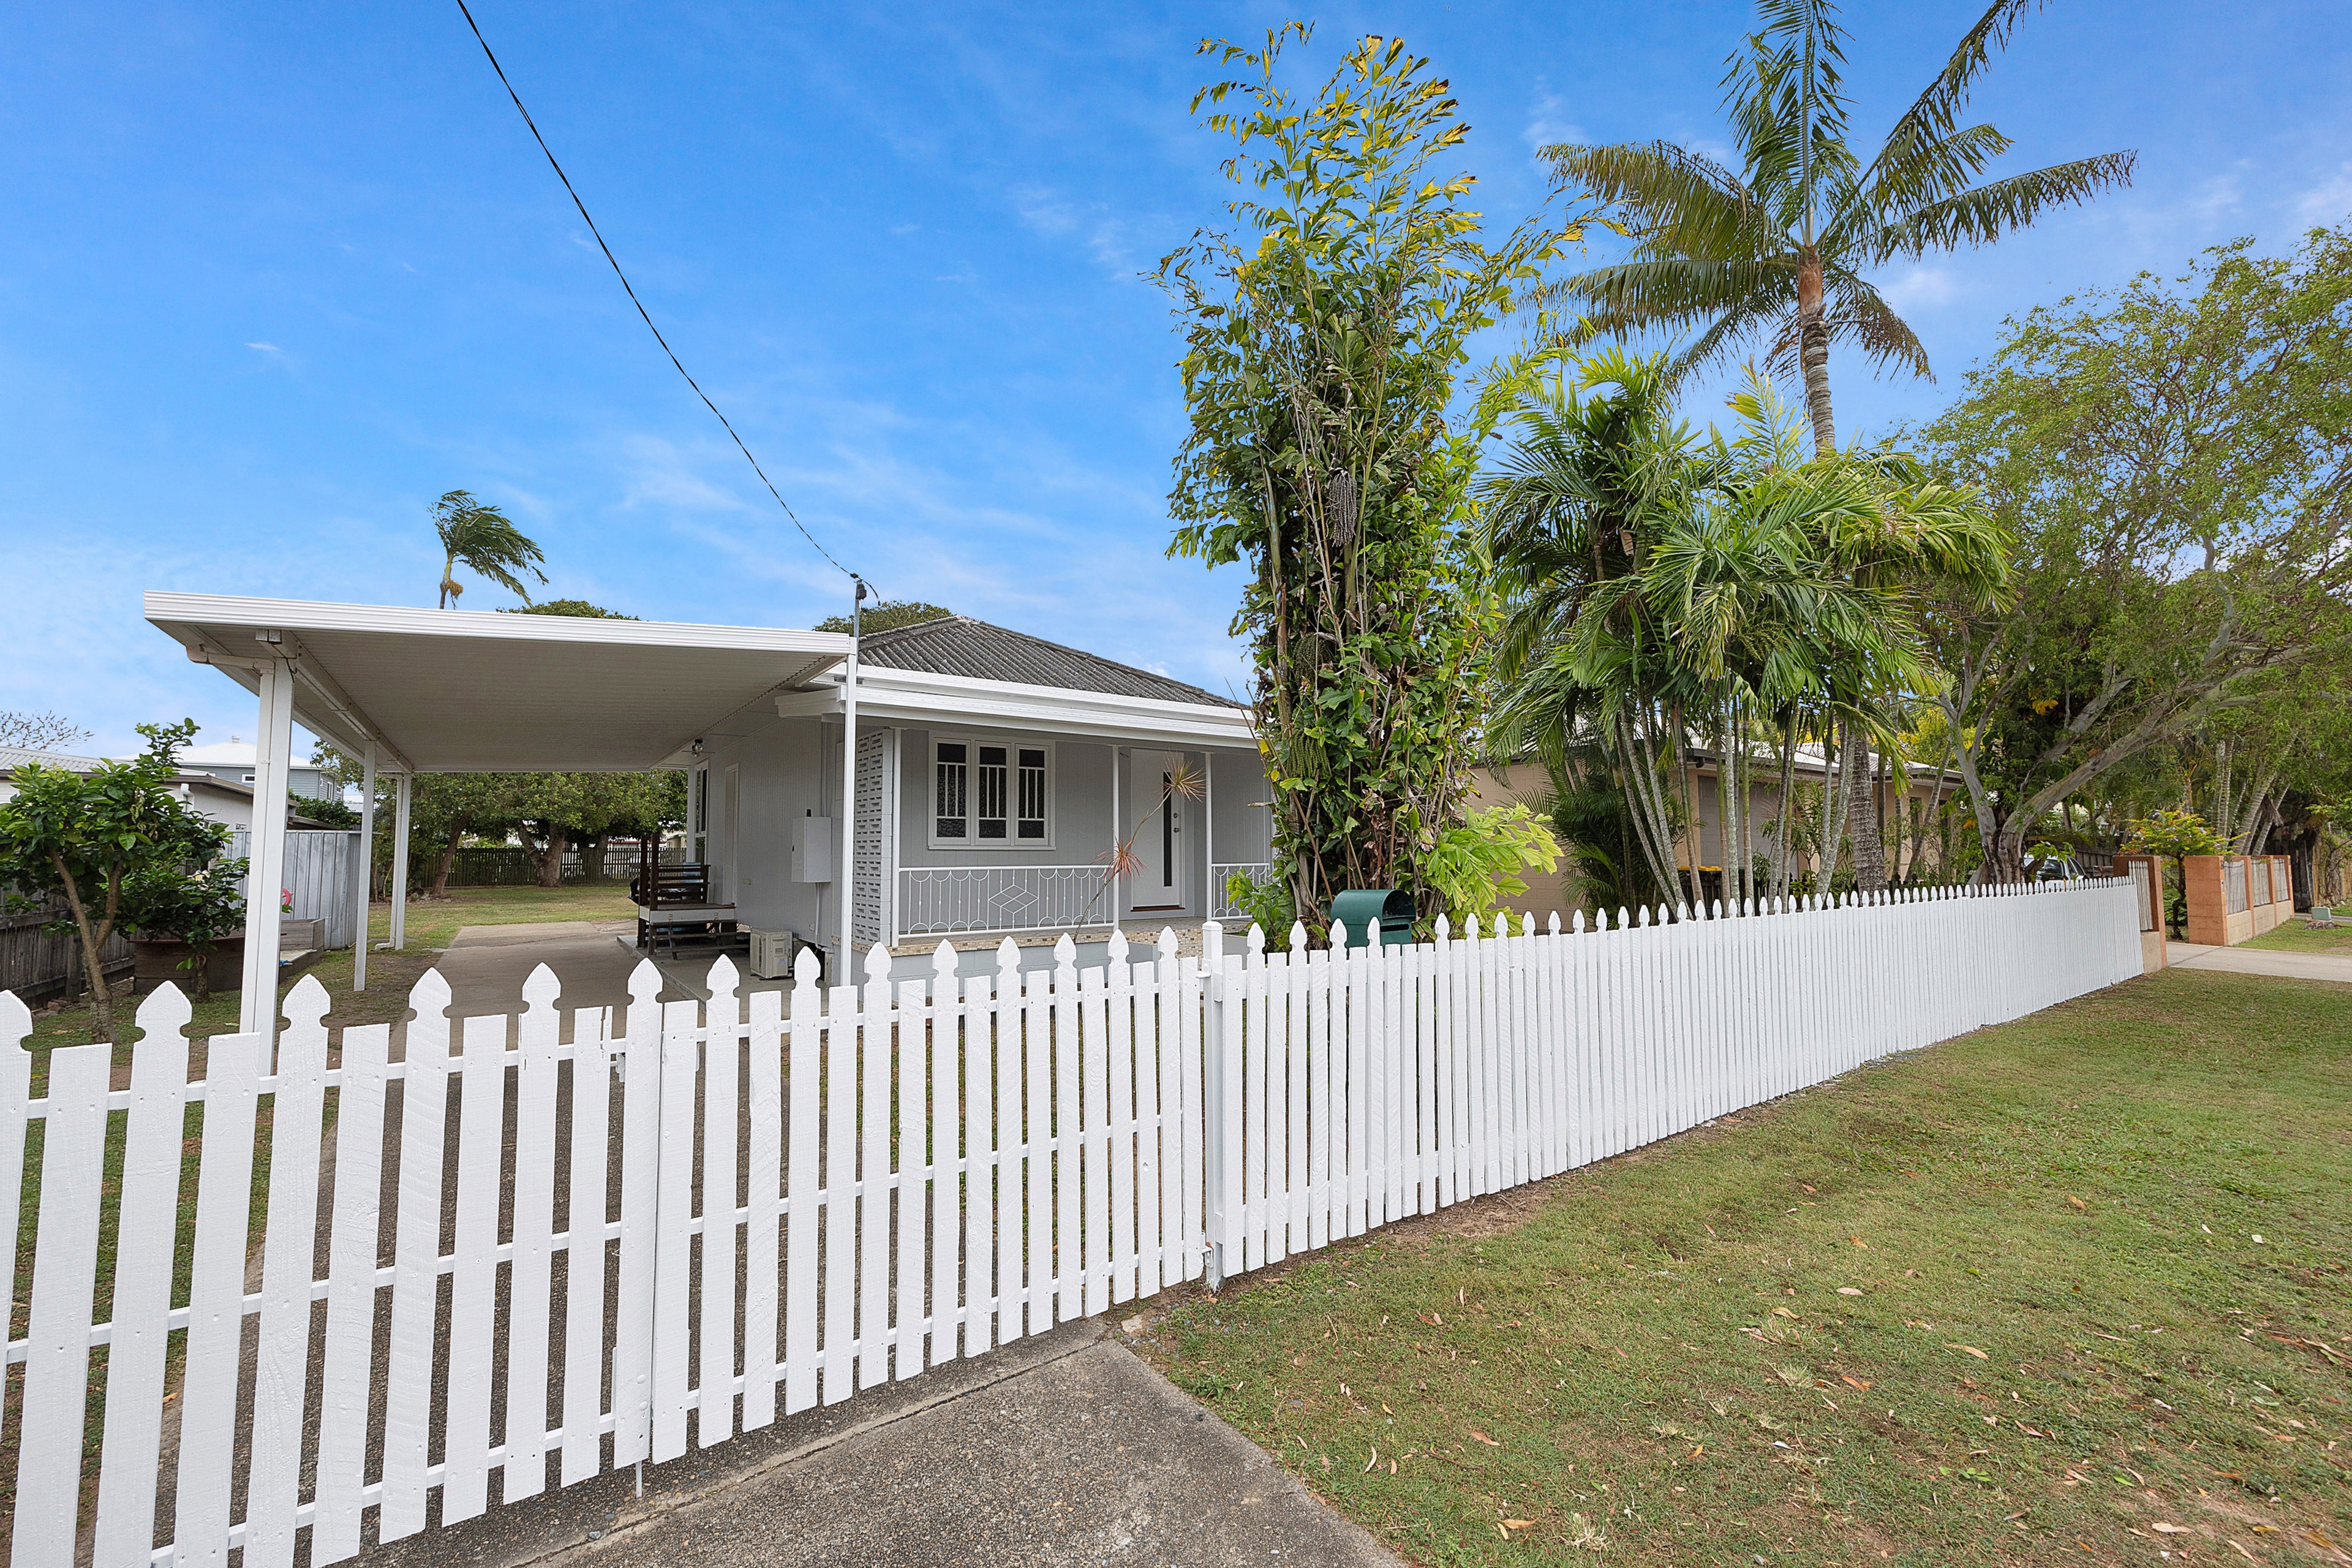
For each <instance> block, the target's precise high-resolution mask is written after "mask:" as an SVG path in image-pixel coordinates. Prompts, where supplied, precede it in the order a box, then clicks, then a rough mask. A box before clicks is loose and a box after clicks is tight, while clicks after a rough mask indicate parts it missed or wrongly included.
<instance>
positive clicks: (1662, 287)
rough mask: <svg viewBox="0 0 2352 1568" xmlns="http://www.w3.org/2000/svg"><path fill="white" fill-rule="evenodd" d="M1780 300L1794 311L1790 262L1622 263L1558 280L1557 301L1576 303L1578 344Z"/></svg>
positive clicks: (1684, 324) (1689, 323)
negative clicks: (1765, 299)
mask: <svg viewBox="0 0 2352 1568" xmlns="http://www.w3.org/2000/svg"><path fill="white" fill-rule="evenodd" d="M1760 296H1769V297H1770V298H1772V299H1774V300H1780V299H1781V298H1783V297H1785V299H1786V300H1787V301H1788V302H1789V303H1790V305H1791V306H1793V304H1794V303H1795V300H1796V297H1797V271H1796V267H1795V265H1794V262H1793V258H1790V259H1787V260H1784V259H1782V258H1780V257H1774V258H1769V259H1745V260H1724V261H1714V260H1701V259H1697V258H1680V257H1677V258H1659V259H1655V260H1639V261H1621V262H1619V263H1617V264H1616V265H1614V266H1612V267H1597V268H1593V269H1592V270H1591V271H1589V272H1580V273H1578V274H1576V275H1575V276H1574V277H1571V278H1565V279H1560V281H1559V298H1561V299H1565V300H1578V301H1580V302H1581V304H1582V305H1583V307H1584V310H1583V320H1582V321H1580V323H1579V324H1578V326H1577V328H1576V329H1575V337H1576V338H1577V339H1578V340H1579V341H1582V342H1591V341H1594V340H1595V339H1599V338H1605V337H1619V336H1631V335H1633V334H1634V333H1637V332H1641V331H1649V330H1662V331H1682V330H1687V329H1689V328H1691V327H1696V326H1698V325H1699V324H1701V323H1702V322H1708V321H1714V320H1715V319H1716V318H1717V317H1718V316H1721V315H1722V314H1723V313H1725V312H1726V311H1728V310H1737V309H1738V308H1739V307H1740V306H1741V305H1742V304H1743V303H1744V302H1747V301H1749V300H1755V299H1758V298H1759V297H1760Z"/></svg>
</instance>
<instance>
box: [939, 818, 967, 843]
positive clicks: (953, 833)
mask: <svg viewBox="0 0 2352 1568" xmlns="http://www.w3.org/2000/svg"><path fill="white" fill-rule="evenodd" d="M939 837H941V838H961V837H963V818H962V817H961V816H942V817H940V820H939Z"/></svg>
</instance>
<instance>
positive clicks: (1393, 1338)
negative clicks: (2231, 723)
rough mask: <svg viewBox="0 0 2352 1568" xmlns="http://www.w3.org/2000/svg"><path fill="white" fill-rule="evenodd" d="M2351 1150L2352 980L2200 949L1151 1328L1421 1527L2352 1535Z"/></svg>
mask: <svg viewBox="0 0 2352 1568" xmlns="http://www.w3.org/2000/svg"><path fill="white" fill-rule="evenodd" d="M2347 1190H2352V988H2347V987H2338V986H2329V985H2323V984H2306V983H2302V982H2294V981H2283V980H2273V979H2266V978H2258V977H2252V976H2242V975H2234V974H2227V973H2200V972H2182V971H2175V972H2172V973H2166V974H2160V975H2158V976H2154V977H2152V978H2149V979H2147V980H2142V981H2136V982H2133V983H2130V984H2125V985H2121V986H2117V987H2115V988H2113V989H2110V990H2108V991H2105V992H2102V993H2099V994H2096V995H2093V996H2089V997H2084V998H2082V999H2080V1000H2077V1001H2075V1002H2073V1003H2069V1004H2067V1005H2063V1006H2061V1007H2057V1008H2053V1009H2052V1010H2050V1011H2048V1012H2046V1013H2042V1014H2040V1015H2037V1016H2034V1017H2032V1018H2029V1019H2025V1020H2022V1021H2021V1022H2019V1023H2016V1024H2012V1025H2009V1026H2004V1027H2001V1028H1998V1029H1991V1030H1986V1031H1982V1032H1980V1033H1979V1034H1976V1035H1973V1036H1970V1037H1966V1038H1964V1039H1961V1040H1957V1041H1953V1042H1951V1043H1949V1044H1947V1045H1944V1046H1940V1047H1936V1048H1934V1049H1931V1050H1927V1051H1924V1052H1919V1053H1916V1054H1914V1055H1911V1056H1908V1057H1906V1058H1899V1059H1895V1060H1892V1061H1888V1062H1885V1063H1882V1064H1879V1065H1877V1066H1874V1067H1872V1068H1866V1069H1863V1070H1860V1071H1857V1072H1854V1073H1851V1074H1848V1075H1847V1076H1846V1077H1845V1078H1843V1079H1840V1080H1838V1081H1837V1082H1835V1083H1834V1084H1831V1085H1827V1086H1823V1087H1822V1088H1820V1089H1814V1090H1811V1091H1809V1092H1806V1093H1803V1094H1800V1095H1796V1096H1792V1097H1790V1098H1789V1099H1787V1100H1782V1101H1780V1102H1778V1103H1776V1104H1774V1105H1771V1106H1769V1107H1763V1108H1759V1109H1758V1110H1753V1111H1749V1112H1746V1113H1743V1114H1741V1115H1739V1116H1737V1117H1729V1118H1725V1119H1724V1120H1723V1121H1721V1122H1719V1123H1717V1124H1716V1125H1715V1126H1713V1127H1711V1128H1707V1129H1703V1130H1699V1131H1694V1132H1692V1133H1689V1134H1685V1136H1684V1137H1682V1138H1680V1139H1677V1140H1675V1141H1674V1142H1670V1143H1667V1144H1663V1145H1659V1146H1655V1147H1654V1148H1652V1149H1650V1150H1647V1151H1643V1152H1636V1153H1634V1154H1633V1155H1630V1156H1626V1157H1624V1158H1622V1159H1619V1160H1617V1161H1613V1162H1611V1163H1608V1164H1605V1165H1602V1166H1599V1167H1595V1168H1591V1169H1589V1170H1586V1171H1582V1172H1578V1173H1571V1174H1570V1175H1568V1176H1564V1177H1560V1178H1557V1179H1555V1180H1553V1181H1551V1182H1549V1183H1546V1184H1541V1185H1539V1186H1536V1187H1531V1188H1524V1189H1521V1190H1520V1191H1519V1192H1517V1193H1516V1194H1504V1195H1502V1196H1500V1197H1497V1198H1495V1199H1489V1200H1482V1201H1481V1202H1479V1203H1476V1204H1473V1205H1467V1206H1466V1207H1464V1208H1460V1209H1456V1210H1453V1211H1449V1212H1448V1213H1446V1214H1444V1215H1436V1216H1431V1217H1429V1218H1426V1219H1423V1220H1417V1221H1412V1222H1408V1223H1407V1224H1405V1225H1403V1226H1395V1227H1391V1229H1389V1230H1388V1231H1385V1232H1382V1233H1378V1234H1376V1235H1374V1236H1372V1237H1367V1238H1365V1239H1364V1240H1363V1241H1360V1242H1350V1243H1347V1244H1345V1245H1343V1246H1342V1247H1338V1248H1334V1249H1332V1250H1331V1251H1329V1252H1327V1253H1325V1254H1322V1255H1319V1256H1318V1257H1317V1258H1311V1259H1309V1260H1307V1261H1306V1262H1304V1263H1303V1264H1301V1265H1299V1266H1297V1267H1295V1268H1290V1269H1289V1270H1288V1271H1287V1272H1286V1273H1282V1274H1281V1275H1280V1277H1279V1278H1270V1277H1265V1276H1261V1277H1257V1278H1254V1279H1249V1280H1244V1281H1238V1282H1235V1283H1234V1284H1233V1285H1230V1286H1229V1287H1228V1289H1227V1290H1226V1292H1225V1294H1224V1296H1223V1298H1222V1299H1213V1298H1207V1297H1203V1296H1195V1297H1194V1298H1193V1299H1192V1300H1187V1301H1184V1302H1181V1303H1179V1304H1177V1305H1175V1306H1174V1307H1173V1308H1172V1309H1171V1310H1169V1311H1168V1312H1167V1313H1166V1314H1165V1315H1164V1316H1156V1317H1155V1318H1154V1320H1153V1321H1150V1324H1149V1327H1148V1328H1147V1329H1146V1331H1145V1334H1144V1336H1143V1338H1142V1340H1141V1341H1140V1342H1139V1350H1141V1351H1142V1352H1143V1353H1145V1354H1146V1355H1147V1357H1149V1358H1150V1359H1152V1360H1153V1361H1154V1362H1155V1363H1156V1364H1158V1365H1159V1366H1160V1368H1161V1370H1163V1371H1164V1372H1165V1373H1167V1374H1168V1375H1169V1376H1170V1377H1171V1378H1172V1379H1174V1380H1175V1381H1176V1382H1177V1383H1178V1384H1180V1385H1181V1386H1183V1387H1186V1388H1188V1389H1189V1390H1191V1391H1192V1392H1193V1393H1194V1394H1195V1395H1196V1396H1198V1397H1201V1398H1202V1399H1203V1400H1204V1401H1205V1402H1206V1403H1208V1404H1209V1405H1210V1406H1211V1407H1212V1408H1213V1409H1214V1410H1215V1411H1217V1412H1218V1413H1219V1414H1220V1415H1223V1416H1224V1417H1225V1418H1226V1419H1228V1420H1229V1421H1231V1422H1232V1423H1233V1424H1234V1426H1237V1427H1239V1428H1240V1429H1241V1430H1242V1431H1244V1432H1245V1433H1247V1434H1248V1435H1249V1436H1251V1437H1253V1438H1255V1440H1256V1441H1257V1442H1258V1443H1260V1444H1261V1445H1262V1446H1263V1447H1265V1448H1266V1449H1267V1450H1268V1451H1269V1452H1270V1453H1273V1454H1275V1455H1276V1456H1278V1457H1279V1462H1280V1463H1282V1464H1283V1465H1284V1466H1286V1468H1290V1469H1291V1470H1293V1471H1294V1472H1296V1473H1297V1474H1298V1475H1299V1476H1300V1477H1301V1478H1302V1479H1305V1480H1306V1481H1307V1484H1308V1485H1309V1486H1311V1487H1312V1488H1313V1489H1316V1490H1317V1491H1318V1492H1319V1493H1320V1494H1321V1495H1323V1496H1324V1497H1326V1498H1327V1499H1328V1500H1330V1501H1331V1502H1332V1503H1334V1504H1335V1505H1336V1506H1338V1507H1339V1508H1340V1509H1341V1510H1344V1511H1346V1512H1347V1513H1349V1514H1350V1515H1352V1516H1353V1517H1355V1518H1356V1519H1358V1520H1359V1521H1361V1522H1363V1523H1364V1524H1365V1525H1366V1526H1367V1527H1368V1528H1370V1530H1372V1531H1374V1533H1375V1534H1377V1535H1378V1536H1380V1537H1381V1539H1382V1540H1383V1541H1385V1542H1388V1543H1389V1544H1390V1545H1391V1546H1392V1547H1393V1548H1394V1549H1395V1550H1396V1551H1398V1552H1400V1553H1401V1554H1402V1555H1403V1556H1404V1557H1406V1558H1407V1559H1409V1560H1411V1561H1412V1562H1414V1563H1429V1564H1435V1563H1448V1564H1451V1563H1538V1562H1544V1563H1558V1562H1563V1561H1580V1560H1589V1561H1594V1562H1617V1563H1751V1562H1757V1563H1773V1564H1778V1563H1836V1564H1853V1565H1861V1564H1875V1563H1889V1562H1892V1563H1914V1564H1927V1563H1936V1564H1988V1565H1989V1564H1994V1563H2034V1564H2040V1563H2084V1562H2094V1563H2108V1562H2114V1563H2151V1564H2153V1563H2161V1562H2165V1561H2170V1562H2175V1563H2223V1562H2228V1563H2244V1562H2246V1561H2248V1560H2252V1561H2254V1562H2259V1563H2269V1562H2273V1561H2275V1562H2346V1561H2352V1554H2347V1552H2345V1551H2344V1550H2343V1549H2342V1548H2339V1547H2338V1546H2337V1545H2336V1542H2347V1541H2352V1485H2347V1473H2348V1472H2352V1419H2347V1403H2346V1402H2347V1396H2352V1379H2347V1368H2352V1343H2347V1337H2352V1291H2347V1287H2352V1274H2348V1273H2347V1258H2352V1203H2347V1201H2346V1197H2345V1194H2346V1193H2347ZM1270 1272H1271V1271H1270ZM2165 1553H2168V1554H2169V1557H2168V1558H2167V1557H2166V1556H2164V1555H2162V1554H2165Z"/></svg>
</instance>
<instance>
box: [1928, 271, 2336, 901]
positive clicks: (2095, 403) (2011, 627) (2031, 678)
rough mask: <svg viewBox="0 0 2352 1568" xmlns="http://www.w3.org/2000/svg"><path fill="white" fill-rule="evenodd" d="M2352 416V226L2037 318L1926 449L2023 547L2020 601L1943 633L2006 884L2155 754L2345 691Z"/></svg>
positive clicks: (1956, 728) (1976, 375)
mask: <svg viewBox="0 0 2352 1568" xmlns="http://www.w3.org/2000/svg"><path fill="white" fill-rule="evenodd" d="M2347 407H2352V226H2345V227H2339V228H2336V229H2322V230H2316V231H2314V232H2313V233H2312V234H2311V235H2309V236H2308V237H2306V238H2305V241H2304V243H2303V244H2302V246H2300V247H2298V248H2297V250H2296V251H2295V252H2294V254H2293V255H2292V256H2286V257H2262V256H2256V255H2254V254H2252V251H2251V248H2250V247H2249V245H2248V244H2247V243H2246V242H2243V241H2241V242H2239V243H2237V244H2234V245H2230V246H2225V247H2220V248H2217V249H2215V250H2212V251H2210V252H2208V253H2207V254H2206V255H2205V256H2204V257H2203V258H2200V260H2199V261H2198V262H2197V264H2196V265H2195V266H2194V267H2193V268H2191V270H2190V271H2189V274H2188V275H2187V276H2186V277H2184V278H2182V279H2179V280H2177V281H2175V280H2167V279H2158V278H2156V277H2153V276H2149V275H2146V274H2143V275H2142V276H2140V277H2138V278H2137V279H2133V280H2132V281H2131V282H2129V283H2128V284H2126V285H2125V286H2124V287H2123V288H2121V289H2114V290H2110V291H2103V292H2099V293H2094V294H2087V295H2084V296H2080V297H2073V298H2069V299H2066V300H2061V301H2059V302H2058V303H2056V304H2054V305H2050V306H2045V307H2042V308H2040V309H2037V310H2032V311H2031V312H2029V313H2028V314H2027V315H2025V316H2024V317H2022V318H2021V319H2019V320H2017V321H2011V322H2010V323H2008V324H2007V328H2006V331H2004V332H2003V334H2002V337H2001V341H2000V344H1999V346H1998V347H1997V349H1996V351H1995V353H1994V355H1993V358H1992V360H1991V361H1990V363H1988V364H1986V365H1985V366H1983V367H1982V368H1981V369H1979V370H1977V371H1973V372H1971V373H1970V374H1969V389H1968V392H1967V395H1965V396H1963V397H1962V398H1961V399H1960V400H1959V401H1958V403H1957V404H1955V405H1953V406H1952V407H1951V408H1949V409H1948V410H1947V411H1946V412H1945V414H1944V415H1943V416H1941V417H1939V418H1938V419H1937V421H1936V422H1935V423H1934V424H1932V425H1931V426H1928V427H1927V429H1926V430H1925V431H1923V432H1922V433H1921V436H1922V450H1923V452H1925V453H1926V454H1927V456H1929V457H1930V458H1931V459H1932V460H1933V461H1934V462H1935V463H1936V464H1937V466H1938V467H1939V468H1942V469H1943V470H1944V471H1945V472H1946V473H1947V474H1948V476H1949V477H1950V478H1951V479H1953V480H1954V481H1955V482H1957V483H1960V484H1964V485H1966V486H1968V487H1969V488H1971V489H1978V490H1979V491H1981V492H1982V493H1983V494H1984V495H1985V496H1986V497H1987V499H1988V501H1989V503H1990V505H1991V506H1992V507H1993V508H1994V510H1996V512H1997V513H1998V514H1999V515H2000V517H2001V519H2002V521H2004V523H2005V524H2007V526H2008V527H2009V528H2010V529H2011V531H2013V532H2014V533H2015V535H2016V537H2017V539H2018V541H2019V552H2018V559H2019V568H2020V570H2019V574H2018V582H2019V587H2018V593H2017V595H2016V598H2015V600H2014V603H2013V605H2011V607H2009V608H2006V609H2003V610H1998V611H1988V610H1987V609H1985V608H1984V607H1983V606H1978V605H1950V606H1946V607H1944V608H1943V609H1941V610H1940V611H1939V613H1938V615H1937V616H1936V619H1935V623H1934V625H1935V629H1936V634H1937V649H1936V652H1937V663H1938V665H1939V666H1940V667H1941V668H1943V670H1944V671H1945V672H1946V673H1947V675H1948V683H1947V684H1946V685H1945V687H1944V688H1943V689H1941V691H1940V692H1939V693H1938V701H1939V702H1940V703H1941V704H1942V706H1943V707H1944V709H1945V711H1946V715H1947V718H1948V721H1949V723H1950V725H1951V727H1952V730H1953V732H1954V733H1955V735H1956V736H1957V737H1958V747H1957V760H1958V765H1959V769H1960V772H1961V774H1962V776H1963V778H1964V779H1965V780H1966V784H1967V788H1968V792H1969V805H1970V807H1971V808H1972V810H1973V812H1974V814H1975V816H1976V821H1977V827H1978V831H1979V835H1980V836H1981V838H1982V844H1983V848H1984V854H1985V858H1986V860H1987V861H1988V862H1989V863H1990V865H1991V866H1992V867H1993V868H1995V870H1996V872H1997V874H1999V875H2000V876H2003V877H2007V878H2014V877H2017V876H2019V875H2021V872H2022V858H2023V850H2024V846H2025V845H2026V843H2027V842H2028V841H2029V840H2030V839H2031V838H2032V837H2034V836H2036V835H2037V834H2038V833H2039V832H2040V831H2041V830H2042V826H2043V825H2044V822H2045V820H2046V819H2047V818H2048V817H2049V816H2050V815H2051V814H2052V813H2053V812H2055V811H2056V810H2058V809H2059V807H2060V806H2061V805H2062V804H2063V803H2067V802H2070V801H2075V800H2078V799H2081V798H2083V797H2084V795H2085V794H2086V792H2090V791H2093V790H2095V789H2103V788H2105V787H2106V782H2107V781H2108V780H2109V779H2110V778H2111V777H2112V776H2113V775H2115V774H2116V772H2117V770H2119V769H2123V768H2126V767H2127V766H2129V765H2131V764H2133V763H2135V760H2136V759H2138V758H2140V757H2142V756H2143V755H2145V754H2147V753H2149V752H2158V753H2159V754H2161V753H2162V752H2166V751H2168V750H2170V749H2173V748H2176V747H2177V746H2179V744H2180V743H2181V742H2184V740H2186V739H2189V738H2193V737H2198V736H2200V735H2201V736H2205V737H2207V740H2208V743H2210V741H2211V740H2212V739H2213V738H2217V737H2218V738H2225V739H2226V738H2227V737H2229V736H2230V735H2231V732H2232V731H2234V730H2236V729H2239V728H2242V721H2241V720H2238V719H2236V718H2234V717H2233V715H2236V714H2238V713H2240V712H2242V710H2248V709H2250V708H2252V707H2254V706H2258V705H2260V704H2262V703H2264V702H2266V701H2278V700H2281V699H2282V697H2283V696H2284V698H2286V699H2287V700H2301V701H2302V702H2303V703H2304V704H2305V706H2306V707H2308V706H2311V705H2314V704H2315V703H2318V702H2320V701H2323V700H2325V697H2326V693H2327V692H2329V691H2331V690H2332V689H2333V687H2332V684H2331V683H2329V682H2324V681H2318V680H2315V679H2314V678H2313V675H2312V673H2311V672H2313V671H2315V670H2319V669H2323V668H2329V667H2330V666H2331V665H2332V666H2333V667H2335V668H2340V667H2341V665H2342V662H2343V659H2344V658H2345V655H2346V653H2347V648H2352V612H2347V607H2346V606H2347V599H2352V444H2347V442H2346V440H2345V436H2344V432H2345V428H2346V421H2347ZM2253 782H2256V783H2260V782H2263V781H2262V780H2261V779H2260V778H2259V777H2258V778H2257V779H2256V780H2255V781H2253ZM2232 815H2233V816H2234V812H2233V813H2232ZM2225 826H2226V830H2227V831H2231V832H2233V833H2234V832H2238V831H2240V825H2239V824H2236V823H2235V822H2232V823H2231V824H2228V825H2225Z"/></svg>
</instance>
